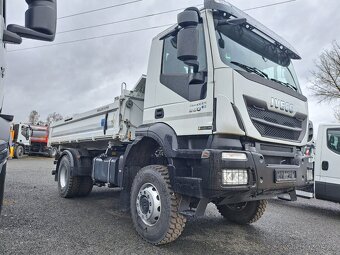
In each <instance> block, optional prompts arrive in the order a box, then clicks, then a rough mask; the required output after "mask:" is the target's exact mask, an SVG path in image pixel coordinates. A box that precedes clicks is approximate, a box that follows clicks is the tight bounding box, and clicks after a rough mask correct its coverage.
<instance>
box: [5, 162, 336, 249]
mask: <svg viewBox="0 0 340 255" xmlns="http://www.w3.org/2000/svg"><path fill="white" fill-rule="evenodd" d="M52 162H53V161H52V160H50V159H43V158H24V159H21V160H11V161H9V163H8V172H7V184H6V194H5V204H4V208H3V213H2V215H1V217H0V254H340V205H339V204H334V203H329V202H324V201H317V200H304V199H299V201H298V202H284V201H280V200H271V201H270V202H269V204H268V207H267V211H266V213H265V215H264V216H263V218H262V219H261V220H260V221H258V222H257V223H255V224H253V225H251V226H238V225H235V224H232V223H229V222H227V221H225V220H224V219H223V218H222V217H221V216H220V215H219V214H218V212H217V210H216V208H215V206H213V205H209V208H208V210H207V212H206V215H205V216H204V217H203V218H199V219H189V220H188V223H187V225H186V228H185V230H184V232H183V234H182V236H181V237H180V238H179V239H178V240H177V241H176V242H174V243H172V244H169V245H166V246H161V247H154V246H151V245H149V244H147V243H145V242H143V241H142V240H141V238H139V237H138V235H137V234H136V233H135V231H134V228H133V225H132V221H131V220H130V217H129V215H128V214H124V213H122V212H120V211H119V208H118V198H119V193H117V192H115V191H113V190H110V189H107V188H95V189H94V191H93V192H92V193H91V195H90V196H89V197H87V198H82V199H71V200H68V199H62V198H60V197H59V196H58V194H57V185H56V183H55V182H54V180H53V177H52V176H51V170H52V168H53V164H52Z"/></svg>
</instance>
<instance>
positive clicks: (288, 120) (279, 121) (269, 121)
mask: <svg viewBox="0 0 340 255" xmlns="http://www.w3.org/2000/svg"><path fill="white" fill-rule="evenodd" d="M247 109H248V113H249V116H250V118H251V120H252V122H253V124H254V126H255V127H256V129H257V130H258V131H259V133H260V134H261V135H262V136H264V137H268V138H278V139H283V140H291V141H301V140H302V137H303V135H304V134H303V123H304V122H305V119H298V118H295V117H290V116H286V115H283V114H280V113H276V112H272V111H269V110H268V109H264V108H260V107H256V106H254V105H248V107H247Z"/></svg>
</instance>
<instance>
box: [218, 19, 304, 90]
mask: <svg viewBox="0 0 340 255" xmlns="http://www.w3.org/2000/svg"><path fill="white" fill-rule="evenodd" d="M238 27H240V26H229V25H225V26H218V27H217V28H216V36H217V41H218V47H219V52H220V56H221V59H222V61H223V62H224V63H225V64H226V65H228V66H231V67H232V68H235V69H242V70H245V71H247V72H250V73H254V74H257V75H259V76H261V77H263V78H265V79H269V80H272V81H274V82H276V83H278V84H280V85H282V86H286V87H289V88H291V89H292V90H294V91H297V92H299V93H301V90H300V86H299V83H298V79H297V76H296V73H295V70H294V67H293V64H292V63H291V60H290V59H289V58H288V57H287V56H286V55H284V54H282V52H280V50H279V49H273V47H272V45H271V44H269V43H266V40H265V39H260V40H255V39H258V38H260V37H259V36H256V37H254V38H250V37H248V36H247V35H248V34H249V33H248V34H247V33H244V32H240V31H238ZM242 31H243V30H242ZM257 37H258V38H257Z"/></svg>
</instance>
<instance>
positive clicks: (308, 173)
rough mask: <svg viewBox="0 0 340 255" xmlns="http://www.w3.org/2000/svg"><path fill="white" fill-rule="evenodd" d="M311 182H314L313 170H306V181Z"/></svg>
mask: <svg viewBox="0 0 340 255" xmlns="http://www.w3.org/2000/svg"><path fill="white" fill-rule="evenodd" d="M313 180H314V175H313V170H312V169H308V170H307V181H313Z"/></svg>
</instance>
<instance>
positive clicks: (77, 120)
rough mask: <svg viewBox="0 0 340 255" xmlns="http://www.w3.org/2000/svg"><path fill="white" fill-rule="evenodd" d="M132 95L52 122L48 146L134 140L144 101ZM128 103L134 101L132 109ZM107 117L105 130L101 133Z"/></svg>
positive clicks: (129, 94)
mask: <svg viewBox="0 0 340 255" xmlns="http://www.w3.org/2000/svg"><path fill="white" fill-rule="evenodd" d="M131 93H132V92H131ZM131 93H130V92H129V91H125V95H124V96H122V97H120V98H116V99H115V102H114V103H113V104H110V105H106V106H103V107H100V108H98V109H95V110H92V111H89V112H86V113H83V114H78V115H75V116H74V117H73V118H72V119H71V120H63V121H60V122H57V123H55V124H54V125H53V126H52V128H51V130H50V138H49V143H50V144H51V145H58V144H67V143H79V142H85V141H87V142H88V141H97V140H119V141H128V140H133V139H134V138H135V130H136V128H137V127H138V126H140V125H141V124H142V120H143V108H144V102H143V98H142V97H140V98H137V97H133V94H131ZM128 101H132V102H133V104H132V106H131V107H130V106H129V105H128V104H127V102H128ZM127 105H128V106H127ZM106 116H107V117H106ZM106 118H107V125H106V127H107V128H106V132H104V129H105V122H106Z"/></svg>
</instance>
